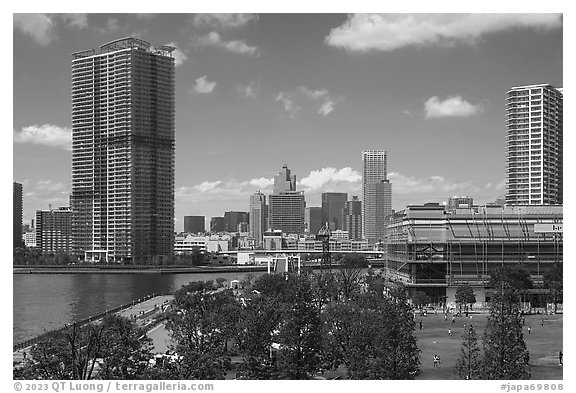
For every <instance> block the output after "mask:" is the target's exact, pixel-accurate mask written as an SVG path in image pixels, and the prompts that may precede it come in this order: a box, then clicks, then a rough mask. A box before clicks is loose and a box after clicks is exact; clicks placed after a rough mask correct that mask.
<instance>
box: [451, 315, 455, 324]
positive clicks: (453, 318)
mask: <svg viewBox="0 0 576 393" xmlns="http://www.w3.org/2000/svg"><path fill="white" fill-rule="evenodd" d="M455 323H456V317H455V316H452V325H454V324H455Z"/></svg>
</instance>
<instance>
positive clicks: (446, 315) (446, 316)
mask: <svg viewBox="0 0 576 393" xmlns="http://www.w3.org/2000/svg"><path fill="white" fill-rule="evenodd" d="M447 320H448V314H444V322H446V321H447Z"/></svg>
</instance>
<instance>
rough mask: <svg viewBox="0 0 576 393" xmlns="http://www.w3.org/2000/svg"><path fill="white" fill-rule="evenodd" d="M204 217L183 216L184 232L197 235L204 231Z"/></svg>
mask: <svg viewBox="0 0 576 393" xmlns="http://www.w3.org/2000/svg"><path fill="white" fill-rule="evenodd" d="M205 224H206V217H204V216H184V232H186V233H198V232H204V231H205V230H206V227H205Z"/></svg>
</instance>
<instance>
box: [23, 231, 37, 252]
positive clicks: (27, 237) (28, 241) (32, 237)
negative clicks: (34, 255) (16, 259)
mask: <svg viewBox="0 0 576 393" xmlns="http://www.w3.org/2000/svg"><path fill="white" fill-rule="evenodd" d="M22 240H23V241H24V245H25V246H26V247H29V248H35V247H36V231H35V230H32V231H30V232H26V233H24V234H22Z"/></svg>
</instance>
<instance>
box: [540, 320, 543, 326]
mask: <svg viewBox="0 0 576 393" xmlns="http://www.w3.org/2000/svg"><path fill="white" fill-rule="evenodd" d="M540 324H541V325H542V327H544V319H542V322H540Z"/></svg>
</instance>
